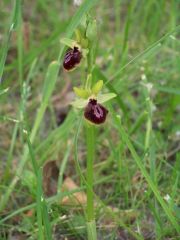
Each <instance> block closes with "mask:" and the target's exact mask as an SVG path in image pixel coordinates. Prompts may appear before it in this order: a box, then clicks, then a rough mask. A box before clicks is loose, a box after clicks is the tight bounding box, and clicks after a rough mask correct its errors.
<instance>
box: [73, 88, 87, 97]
mask: <svg viewBox="0 0 180 240" xmlns="http://www.w3.org/2000/svg"><path fill="white" fill-rule="evenodd" d="M73 89H74V92H75V94H76V95H77V96H78V97H80V98H84V99H87V98H88V97H89V94H90V93H89V92H88V91H87V90H85V89H83V88H77V87H74V88H73Z"/></svg>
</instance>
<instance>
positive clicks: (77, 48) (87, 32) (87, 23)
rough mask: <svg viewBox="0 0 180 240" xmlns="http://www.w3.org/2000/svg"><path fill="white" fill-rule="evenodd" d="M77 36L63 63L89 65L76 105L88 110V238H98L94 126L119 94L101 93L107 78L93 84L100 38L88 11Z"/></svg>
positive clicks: (68, 68) (71, 66)
mask: <svg viewBox="0 0 180 240" xmlns="http://www.w3.org/2000/svg"><path fill="white" fill-rule="evenodd" d="M75 34H76V39H75V40H74V39H67V38H64V39H62V40H61V42H62V43H64V44H65V45H67V46H68V47H69V49H68V50H67V52H66V53H65V56H64V62H63V66H64V69H65V70H66V71H72V70H74V69H75V68H76V67H78V65H79V64H80V63H81V62H82V61H86V65H87V66H86V67H87V69H88V72H87V78H86V81H83V83H82V86H80V87H76V86H75V87H74V92H75V94H76V99H75V100H74V101H73V102H72V106H73V107H75V108H78V109H83V111H84V121H85V132H86V144H87V175H86V185H87V210H86V213H87V235H88V240H96V239H97V234H96V222H95V211H94V200H93V195H94V193H93V163H94V156H95V135H94V128H95V127H96V126H97V125H100V124H103V123H104V122H105V121H106V117H107V115H108V110H107V109H106V108H105V106H103V105H102V104H103V103H105V102H106V101H108V100H111V99H112V98H114V97H115V96H116V94H114V93H105V94H103V93H101V90H102V88H103V81H102V80H99V81H97V82H96V83H94V84H93V81H92V80H93V75H92V72H93V68H94V63H95V44H96V39H97V27H96V20H94V19H92V18H91V17H90V16H89V15H86V16H85V17H84V19H83V21H82V22H81V24H80V27H79V28H78V29H76V30H75Z"/></svg>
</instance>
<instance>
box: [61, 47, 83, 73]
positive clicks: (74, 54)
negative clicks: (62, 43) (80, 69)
mask: <svg viewBox="0 0 180 240" xmlns="http://www.w3.org/2000/svg"><path fill="white" fill-rule="evenodd" d="M81 58H82V53H81V51H80V50H79V48H78V47H74V48H70V49H68V51H67V52H66V54H65V56H64V62H63V66H64V68H65V69H66V70H67V71H70V70H72V69H74V68H75V67H76V66H77V65H78V64H79V63H80V61H81Z"/></svg>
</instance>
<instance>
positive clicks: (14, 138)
mask: <svg viewBox="0 0 180 240" xmlns="http://www.w3.org/2000/svg"><path fill="white" fill-rule="evenodd" d="M89 11H90V13H91V14H92V16H94V17H95V18H96V19H97V24H98V39H99V41H98V43H97V59H96V67H95V69H94V72H93V77H94V79H102V80H103V81H104V83H105V84H106V88H107V89H109V90H111V91H114V92H116V93H117V94H118V96H117V97H116V98H115V99H114V100H113V101H112V102H111V103H109V104H107V108H108V109H109V115H108V119H107V121H106V123H105V124H104V125H102V126H101V127H98V128H97V129H96V137H97V142H96V151H97V154H96V158H95V165H94V171H95V174H94V180H95V186H94V190H95V194H96V197H95V201H96V203H95V204H96V219H97V231H98V239H103V240H104V239H108V240H109V239H112V240H115V239H117V240H121V239H123V240H124V239H179V238H180V235H179V231H180V229H179V221H180V207H179V205H180V194H179V187H180V182H179V170H180V154H179V149H180V145H179V140H180V139H179V138H180V129H179V122H180V114H179V111H180V105H179V104H180V96H179V95H180V88H179V78H180V54H179V50H180V25H179V20H180V2H179V0H170V1H166V0H159V1H156V0H146V1H145V0H131V1H125V0H112V1H109V0H99V1H96V0H86V1H84V3H83V4H82V5H81V7H77V6H75V4H74V3H73V1H70V0H59V1H58V0H56V1H55V0H54V1H50V0H36V1H34V0H32V1H20V0H16V1H8V0H2V1H0V19H1V21H0V46H1V48H0V159H1V165H0V210H1V211H0V239H1V240H4V239H11V240H12V239H16V240H17V239H18V240H19V239H29V240H30V239H68V240H69V239H71V240H73V239H86V228H85V217H84V205H85V203H86V195H85V193H84V190H85V185H84V182H83V179H82V175H83V176H84V174H85V169H86V148H85V144H84V142H85V137H84V131H83V126H82V121H81V114H80V113H79V112H77V111H75V110H74V109H72V107H71V106H70V102H71V101H72V100H73V99H74V94H73V91H72V87H73V86H75V85H77V84H78V83H80V80H82V79H83V78H85V73H84V68H85V63H83V64H82V65H81V66H80V67H79V68H78V69H77V70H75V71H73V72H71V73H70V74H67V73H66V72H64V70H63V69H62V67H61V66H62V61H63V53H64V50H65V48H64V46H63V45H62V44H60V38H62V37H71V36H73V33H74V29H75V28H76V27H77V26H78V25H79V23H80V21H81V18H82V16H83V15H84V14H86V13H87V12H89ZM56 60H57V63H55V62H54V61H56ZM104 91H106V89H104ZM117 115H120V116H121V121H120V119H119V117H117ZM79 168H80V169H79ZM79 170H80V175H79ZM42 185H43V190H44V197H43V194H42ZM45 197H46V200H45ZM48 216H49V217H48ZM44 236H45V237H46V238H45V237H44Z"/></svg>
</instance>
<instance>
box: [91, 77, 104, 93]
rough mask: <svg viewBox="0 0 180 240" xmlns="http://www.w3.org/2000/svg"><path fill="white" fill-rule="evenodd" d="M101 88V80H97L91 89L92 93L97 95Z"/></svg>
mask: <svg viewBox="0 0 180 240" xmlns="http://www.w3.org/2000/svg"><path fill="white" fill-rule="evenodd" d="M102 87H103V80H99V81H98V82H97V83H96V84H94V86H93V87H92V93H94V94H95V95H97V94H98V93H99V92H100V91H101V89H102Z"/></svg>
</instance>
